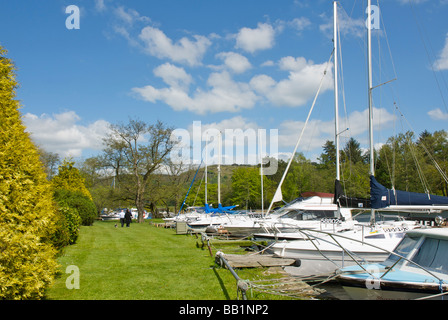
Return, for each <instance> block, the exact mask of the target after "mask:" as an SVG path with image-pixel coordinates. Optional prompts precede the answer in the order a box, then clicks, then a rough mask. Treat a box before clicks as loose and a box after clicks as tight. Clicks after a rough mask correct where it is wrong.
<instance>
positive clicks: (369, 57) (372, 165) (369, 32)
mask: <svg viewBox="0 0 448 320" xmlns="http://www.w3.org/2000/svg"><path fill="white" fill-rule="evenodd" d="M367 70H368V73H367V79H368V88H367V89H368V103H369V141H370V175H371V176H375V163H374V161H375V157H374V152H375V150H374V148H373V103H372V8H371V0H368V1H367ZM374 222H375V210H374V209H373V208H371V209H370V223H371V224H373V223H374Z"/></svg>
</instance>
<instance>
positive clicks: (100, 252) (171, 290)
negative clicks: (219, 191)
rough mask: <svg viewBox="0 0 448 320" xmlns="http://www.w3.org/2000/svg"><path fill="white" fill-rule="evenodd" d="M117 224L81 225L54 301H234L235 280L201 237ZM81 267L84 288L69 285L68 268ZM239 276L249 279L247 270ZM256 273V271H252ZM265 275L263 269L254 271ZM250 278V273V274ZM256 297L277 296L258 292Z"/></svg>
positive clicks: (65, 260)
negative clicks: (246, 273) (201, 245)
mask: <svg viewBox="0 0 448 320" xmlns="http://www.w3.org/2000/svg"><path fill="white" fill-rule="evenodd" d="M114 225H115V222H101V221H98V222H95V224H94V225H93V226H91V227H82V228H81V232H80V237H79V239H78V241H77V243H76V244H74V245H72V246H69V247H67V248H65V250H64V253H63V254H62V255H61V256H60V258H59V263H60V264H61V272H60V275H59V276H58V277H57V279H56V281H55V283H54V285H53V286H52V287H51V288H50V289H49V290H48V291H47V294H46V299H49V300H72V299H77V300H99V299H101V300H110V299H114V300H115V299H119V300H138V299H145V300H151V299H156V300H228V299H231V300H235V299H236V298H237V292H236V281H235V279H234V278H233V276H232V275H231V273H230V272H229V271H228V270H226V269H223V268H219V267H216V266H215V264H214V257H211V256H210V254H209V251H208V249H207V247H206V248H205V249H202V248H200V247H198V244H201V241H200V239H196V237H194V236H191V235H188V236H187V235H176V233H175V230H169V229H163V228H156V227H154V226H151V225H149V224H148V223H147V222H145V223H142V224H138V223H132V224H131V226H130V227H129V228H126V227H124V228H121V227H120V226H119V227H118V228H115V227H114ZM70 265H75V266H77V267H78V268H79V275H80V277H79V279H80V288H79V289H67V287H66V280H67V279H70V276H71V275H72V274H71V273H66V268H67V266H70ZM241 272H242V273H243V274H240V277H241V278H243V279H248V278H247V277H246V275H245V274H244V272H248V271H247V270H241ZM249 272H252V273H253V272H254V271H249ZM255 272H256V273H257V272H258V273H260V272H261V271H260V270H258V271H255ZM247 276H248V275H247ZM252 299H276V297H275V296H269V297H266V296H262V295H261V296H257V295H255V296H253V297H252Z"/></svg>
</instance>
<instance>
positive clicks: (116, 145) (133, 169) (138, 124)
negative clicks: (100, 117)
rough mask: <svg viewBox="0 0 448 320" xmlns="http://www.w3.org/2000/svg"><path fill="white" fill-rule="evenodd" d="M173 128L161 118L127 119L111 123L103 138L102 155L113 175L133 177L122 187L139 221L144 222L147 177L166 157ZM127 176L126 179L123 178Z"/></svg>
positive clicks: (172, 143) (155, 170)
mask: <svg viewBox="0 0 448 320" xmlns="http://www.w3.org/2000/svg"><path fill="white" fill-rule="evenodd" d="M171 132H172V128H169V127H167V126H166V125H165V124H163V123H162V122H160V121H157V123H156V124H153V125H151V124H147V123H145V122H143V121H140V120H132V119H131V120H129V123H127V124H116V125H111V126H110V134H109V135H108V136H107V137H106V138H105V139H104V143H105V146H106V148H105V149H104V156H105V158H107V159H108V160H109V161H108V162H109V163H110V166H111V167H113V168H114V170H115V176H116V177H117V179H119V180H120V177H121V176H127V177H129V176H130V177H132V179H130V180H131V181H128V182H127V183H126V184H125V185H121V186H122V187H124V188H126V189H127V192H128V193H129V196H131V197H132V198H133V200H134V202H135V206H136V207H137V210H138V222H143V211H144V204H145V202H146V201H147V199H145V191H146V188H147V186H148V184H149V181H150V178H151V177H152V176H153V175H154V174H155V173H157V171H158V169H160V167H161V165H162V164H163V162H164V161H165V159H167V158H168V156H169V154H170V152H171V150H172V149H173V147H174V146H175V144H176V142H174V141H172V140H171V139H170V137H171ZM126 180H128V179H126Z"/></svg>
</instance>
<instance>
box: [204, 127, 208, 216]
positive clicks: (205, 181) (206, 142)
mask: <svg viewBox="0 0 448 320" xmlns="http://www.w3.org/2000/svg"><path fill="white" fill-rule="evenodd" d="M207 144H208V136H207V135H206V136H205V176H204V183H205V203H204V204H205V207H206V209H207V204H208V201H207V162H208V155H207V152H208V151H207Z"/></svg>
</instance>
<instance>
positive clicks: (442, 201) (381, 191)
mask: <svg viewBox="0 0 448 320" xmlns="http://www.w3.org/2000/svg"><path fill="white" fill-rule="evenodd" d="M370 201H371V205H372V208H374V209H380V208H385V207H388V206H393V205H409V206H424V205H426V206H428V205H447V206H448V197H443V196H436V195H431V194H426V193H417V192H408V191H400V190H394V189H388V188H386V187H385V186H383V185H382V184H380V183H379V182H378V181H377V180H376V179H375V177H374V176H373V175H371V176H370Z"/></svg>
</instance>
